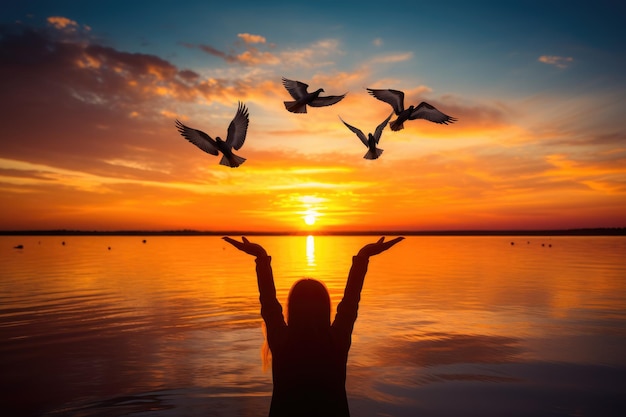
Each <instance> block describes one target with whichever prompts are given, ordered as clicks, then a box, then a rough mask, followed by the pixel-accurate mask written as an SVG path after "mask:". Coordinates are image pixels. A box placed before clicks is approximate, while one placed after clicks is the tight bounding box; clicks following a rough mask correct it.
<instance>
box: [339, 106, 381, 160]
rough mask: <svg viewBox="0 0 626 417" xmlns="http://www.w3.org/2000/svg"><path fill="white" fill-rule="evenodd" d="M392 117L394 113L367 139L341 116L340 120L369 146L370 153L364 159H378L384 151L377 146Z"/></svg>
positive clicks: (368, 135)
mask: <svg viewBox="0 0 626 417" xmlns="http://www.w3.org/2000/svg"><path fill="white" fill-rule="evenodd" d="M391 116H393V112H392V113H391V114H390V115H389V116H388V117H387V118H386V119H385V120H383V122H382V123H381V124H379V125H378V126H377V127H376V130H375V131H374V134H373V135H372V134H371V133H368V134H367V137H365V135H364V134H363V131H361V129H359V128H357V127H354V126H351V125H349V124H348V123H346V121H345V120H343V119H342V118H341V116H339V119H340V120H341V121H342V122H343V124H344V125H346V126H347V127H348V129H350V130H351V131H352V132H354V133H355V134H356V135H357V137H358V138H359V139H361V142H363V145H365V146H367V148H368V151H367V152H366V153H365V155H364V156H363V158H365V159H378V157H379V156H380V155H381V154H382V153H383V150H382V149H380V148H377V147H376V145H378V141H380V136H381V135H382V133H383V129H385V126H387V123H388V122H389V119H391Z"/></svg>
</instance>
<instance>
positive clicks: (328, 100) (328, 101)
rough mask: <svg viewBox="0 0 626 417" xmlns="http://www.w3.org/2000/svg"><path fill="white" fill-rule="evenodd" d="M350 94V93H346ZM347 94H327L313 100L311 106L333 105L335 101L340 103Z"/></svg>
mask: <svg viewBox="0 0 626 417" xmlns="http://www.w3.org/2000/svg"><path fill="white" fill-rule="evenodd" d="M346 94H348V93H346ZM346 94H342V95H340V96H326V97H318V98H316V99H315V100H313V101H311V102H310V103H308V104H309V106H311V107H324V106H332V105H333V104H335V103H339V102H340V101H341V100H343V98H344V97H345V96H346Z"/></svg>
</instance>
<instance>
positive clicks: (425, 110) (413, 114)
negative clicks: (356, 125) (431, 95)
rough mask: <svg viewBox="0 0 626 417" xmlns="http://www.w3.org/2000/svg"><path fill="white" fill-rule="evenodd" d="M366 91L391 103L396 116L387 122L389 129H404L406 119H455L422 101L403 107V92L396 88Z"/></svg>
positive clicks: (447, 121)
mask: <svg viewBox="0 0 626 417" xmlns="http://www.w3.org/2000/svg"><path fill="white" fill-rule="evenodd" d="M367 91H368V92H369V93H370V94H371V95H372V96H374V97H376V98H377V99H378V100H380V101H384V102H385V103H387V104H389V105H391V107H392V108H393V111H394V113H395V114H396V115H397V116H398V118H397V119H396V120H394V121H392V122H391V123H390V124H389V127H390V128H391V130H393V131H394V132H395V131H398V130H402V129H404V122H405V121H407V120H415V119H425V120H428V121H430V122H433V123H440V124H444V125H447V124H448V123H454V122H456V121H457V119H456V118H455V117H451V116H448V115H447V114H444V113H442V112H440V111H439V110H437V109H436V108H435V107H434V106H431V105H430V104H428V103H426V102H425V101H422V102H421V103H420V104H418V105H417V106H410V107H409V108H408V109H405V108H404V93H403V92H402V91H398V90H374V89H371V88H368V89H367Z"/></svg>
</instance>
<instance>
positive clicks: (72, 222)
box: [0, 18, 626, 231]
mask: <svg viewBox="0 0 626 417" xmlns="http://www.w3.org/2000/svg"><path fill="white" fill-rule="evenodd" d="M68 22H69V23H68ZM81 25H84V26H81ZM87 25H90V22H74V21H72V20H70V19H67V18H66V20H62V19H60V18H57V19H56V20H54V19H52V20H51V19H48V21H47V28H46V30H45V31H44V30H41V31H33V32H32V33H22V34H20V35H16V36H14V37H12V38H11V37H8V36H7V37H5V38H4V40H3V41H2V43H3V44H2V47H3V49H4V50H5V51H8V52H7V53H6V54H5V57H4V58H3V59H4V61H5V62H4V64H3V65H2V66H1V69H0V73H1V75H2V79H4V80H11V82H10V83H8V85H6V86H3V88H2V91H1V92H0V95H1V97H0V98H1V100H0V101H1V103H2V104H0V111H1V114H3V120H4V122H3V123H2V127H0V134H1V138H2V144H1V147H0V191H1V193H0V207H1V208H0V210H1V213H2V215H1V216H0V230H21V229H30V230H33V229H35V230H41V229H83V230H129V229H130V230H140V229H142V230H163V229H197V230H206V231H210V230H217V231H220V230H228V231H232V230H241V231H246V230H254V231H293V230H299V231H301V230H310V231H323V230H359V231H362V230H366V231H369V230H371V231H378V230H407V229H408V230H452V229H454V230H459V229H465V230H467V229H559V228H584V227H624V226H626V210H625V209H624V208H625V207H626V141H625V138H624V129H623V127H624V126H623V121H621V120H620V119H619V117H618V116H619V113H620V110H619V109H620V108H621V109H623V105H621V104H620V101H619V99H620V97H621V98H623V97H624V95H623V90H620V89H618V90H616V91H611V90H610V89H606V88H600V89H597V90H594V91H592V92H590V91H581V92H577V93H576V94H573V93H571V91H570V92H568V91H567V89H565V92H564V91H561V90H552V91H548V92H545V93H540V92H528V93H526V94H524V93H520V92H519V91H517V90H516V91H513V90H510V89H505V88H504V87H503V89H502V91H500V92H499V91H498V90H497V89H495V88H494V90H491V91H485V90H483V91H481V90H479V89H473V88H471V86H470V85H469V84H468V86H467V87H466V88H465V87H462V86H461V84H458V83H456V84H455V88H450V89H449V88H446V86H444V85H443V84H441V82H440V81H439V78H438V77H437V73H436V71H433V72H432V73H430V74H432V79H433V81H432V83H431V82H430V81H429V78H428V75H429V73H428V72H427V73H426V74H422V75H421V76H419V77H416V76H413V75H406V74H405V75H403V74H397V73H396V72H395V71H394V70H393V69H394V68H395V67H394V65H396V63H398V62H399V63H406V65H410V63H411V62H413V61H416V60H418V58H416V56H419V54H420V50H419V49H415V50H404V49H403V48H399V49H400V50H393V51H390V52H384V51H378V52H376V53H373V54H372V55H370V56H362V57H361V59H360V60H358V59H356V58H355V60H354V62H352V63H350V64H349V65H347V66H346V65H345V64H343V66H339V65H336V66H334V65H333V61H334V60H335V59H336V60H339V59H340V57H341V56H342V53H345V50H346V49H347V48H346V46H345V45H343V44H342V42H341V40H339V41H335V42H332V41H331V40H329V38H323V40H324V41H322V40H318V41H317V42H312V43H309V44H305V45H300V46H294V45H291V46H286V45H284V46H283V45H280V43H277V44H273V45H272V46H271V47H270V46H267V45H266V44H267V43H268V42H266V41H265V38H264V37H263V36H262V35H257V34H252V33H248V32H247V31H244V30H243V28H242V30H241V31H240V33H239V35H240V36H238V39H237V38H233V39H232V40H231V42H232V44H231V47H232V48H239V49H238V52H239V55H238V56H239V61H243V60H246V59H247V60H248V61H247V62H246V63H245V65H244V64H242V63H241V62H239V63H233V62H231V61H232V60H231V61H229V60H227V59H225V60H224V61H222V62H220V63H217V64H215V63H213V64H211V63H209V62H207V63H206V64H204V65H202V64H195V63H192V62H191V61H190V63H189V66H183V64H181V63H179V62H178V61H176V60H175V59H172V60H170V59H169V58H165V57H160V56H157V55H154V54H147V53H145V54H144V53H134V52H131V51H125V50H122V49H117V48H115V47H111V46H105V45H104V44H101V43H99V41H98V40H97V38H96V37H93V36H92V34H93V32H94V31H96V30H97V28H91V27H88V26H87ZM68 27H69V28H70V29H72V30H68ZM81 27H82V28H83V31H84V32H88V33H89V34H90V35H89V36H87V35H84V36H83V35H81V34H80V33H78V32H77V30H76V28H81ZM181 42H182V40H181ZM378 43H382V41H381V40H378ZM46 46H47V48H46ZM179 48H180V49H181V52H180V53H181V54H182V53H183V52H182V51H183V50H189V48H188V47H185V46H181V45H179ZM227 48H228V46H227V45H226V46H224V49H227ZM263 48H265V49H263ZM281 48H283V49H282V50H281ZM298 48H299V49H298ZM51 50H52V51H53V52H52V53H51V52H50V51H51ZM198 53H201V51H199V52H198ZM213 55H215V54H213ZM295 56H300V57H301V58H300V59H299V60H298V59H295V58H294V57H295ZM322 57H323V58H324V60H325V63H324V65H321V66H318V65H315V63H317V62H319V59H321V58H322ZM540 58H541V57H539V56H537V57H534V58H533V60H532V62H530V63H529V65H532V66H533V68H534V69H533V71H545V72H550V73H551V74H552V75H551V76H559V77H566V76H571V75H568V73H567V71H572V70H571V68H570V67H569V65H570V64H571V62H572V61H571V60H566V59H565V60H556V61H555V59H556V58H557V57H552V58H554V59H552V61H551V60H550V59H548V58H550V57H545V56H543V60H542V59H540ZM573 59H575V58H573ZM573 59H572V60H573ZM196 60H197V58H196ZM193 62H196V61H193ZM450 71H452V70H451V69H447V73H448V74H450ZM520 71H521V69H520ZM554 74H557V75H554ZM558 74H561V75H558ZM281 76H286V77H288V78H293V79H300V80H302V81H304V82H307V83H308V84H310V85H311V89H316V88H318V87H323V88H324V89H325V94H327V95H331V94H342V93H345V92H349V94H348V96H347V97H346V98H345V99H344V100H343V101H341V102H340V103H338V104H336V105H334V106H332V107H325V108H313V109H310V110H309V113H308V114H306V115H300V114H292V113H289V112H287V111H286V110H285V109H284V106H283V100H289V99H290V98H289V96H288V93H287V91H286V90H285V89H284V88H283V86H282V85H281V80H280V79H281ZM456 77H459V78H462V77H464V73H463V71H462V70H461V69H459V71H458V72H457V73H456ZM543 81H545V80H543ZM543 81H542V82H543ZM538 82H539V81H538ZM364 87H369V88H396V89H401V90H404V91H405V94H406V102H407V104H417V103H419V102H420V101H421V100H426V101H428V102H429V103H431V104H433V105H435V106H437V108H439V109H440V110H442V111H443V112H445V113H446V114H449V115H451V116H454V117H456V118H458V119H459V121H458V122H457V123H455V124H451V125H447V126H446V125H437V124H434V123H430V122H426V121H423V120H416V121H411V122H407V123H406V124H405V126H406V128H405V129H404V130H403V131H400V132H392V131H391V130H389V129H388V128H387V129H386V130H385V131H384V132H383V135H382V138H381V142H380V144H379V147H380V148H382V149H384V153H383V155H382V156H381V158H380V159H378V160H374V161H371V160H365V159H363V155H364V154H365V152H366V150H367V149H366V148H365V147H364V146H363V145H362V144H361V143H360V141H359V140H358V139H357V138H356V136H355V135H354V134H353V133H352V132H350V131H349V130H348V129H347V128H346V127H345V126H344V125H343V124H342V123H341V121H340V120H339V116H341V117H342V118H343V119H344V120H345V121H346V122H348V123H350V124H352V125H354V126H357V127H359V128H360V129H362V130H363V131H364V132H365V133H367V132H373V130H374V129H375V127H376V125H378V123H380V122H381V121H382V120H383V119H384V118H386V117H387V116H388V115H389V113H390V110H391V109H390V107H389V106H388V105H386V104H385V103H382V102H380V101H377V100H375V99H374V98H372V97H371V96H369V95H368V94H367V93H366V91H365V88H364ZM238 101H242V102H244V103H245V104H246V105H247V106H248V108H249V112H250V126H249V129H248V135H247V139H246V143H245V145H244V146H243V147H242V148H241V149H240V150H239V151H237V152H236V153H237V154H239V155H240V156H243V157H245V158H247V161H246V162H245V164H243V165H242V166H241V167H239V168H236V169H230V168H228V167H224V166H221V165H219V164H218V162H219V158H217V157H213V156H211V155H208V154H205V153H203V152H202V151H200V150H199V149H198V148H196V147H194V146H193V145H191V144H190V143H188V142H187V141H186V140H184V139H183V138H182V137H181V136H180V135H179V134H178V132H177V131H176V129H175V126H174V120H175V119H176V118H178V119H180V120H181V121H183V123H185V124H187V125H189V126H191V127H195V128H198V129H201V130H204V131H205V132H207V133H208V134H210V135H211V136H213V137H215V136H222V137H224V136H225V135H226V129H227V126H228V124H229V123H230V120H232V118H233V116H234V114H235V111H236V109H237V102H238ZM616 106H617V107H616ZM619 106H621V107H619ZM305 220H307V221H308V222H309V223H312V224H307V223H306V222H305Z"/></svg>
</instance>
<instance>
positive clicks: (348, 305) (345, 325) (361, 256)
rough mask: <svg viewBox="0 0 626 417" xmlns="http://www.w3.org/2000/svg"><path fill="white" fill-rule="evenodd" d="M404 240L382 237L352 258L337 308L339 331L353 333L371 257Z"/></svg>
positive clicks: (335, 323) (336, 323) (337, 327)
mask: <svg viewBox="0 0 626 417" xmlns="http://www.w3.org/2000/svg"><path fill="white" fill-rule="evenodd" d="M403 239H404V237H397V238H395V239H392V240H390V241H387V242H385V238H384V237H381V238H380V239H378V241H377V242H375V243H369V244H367V245H365V246H363V247H362V248H361V250H359V252H358V253H357V255H356V256H354V257H352V266H351V267H350V273H349V274H348V281H347V282H346V288H345V290H344V293H343V299H342V300H341V302H340V303H339V305H338V306H337V316H336V317H335V321H334V322H333V327H335V328H336V329H337V330H338V331H343V332H344V333H345V332H347V333H348V336H349V335H350V334H351V333H352V328H353V326H354V322H355V321H356V316H357V310H358V307H359V301H360V300H361V290H362V289H363V282H364V280H365V274H366V273H367V267H368V265H369V258H370V256H374V255H378V254H379V253H381V252H384V251H386V250H387V249H389V248H391V247H392V246H393V245H395V244H396V243H398V242H400V241H401V240H403Z"/></svg>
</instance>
